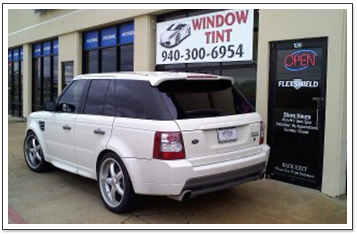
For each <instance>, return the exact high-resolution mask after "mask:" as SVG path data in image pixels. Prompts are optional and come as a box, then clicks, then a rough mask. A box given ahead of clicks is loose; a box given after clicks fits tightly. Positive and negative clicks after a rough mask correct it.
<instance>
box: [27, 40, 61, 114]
mask: <svg viewBox="0 0 357 234" xmlns="http://www.w3.org/2000/svg"><path fill="white" fill-rule="evenodd" d="M57 96H58V40H51V41H46V42H42V43H37V44H34V45H33V47H32V111H39V110H42V109H43V106H44V103H45V102H47V101H51V100H55V99H56V98H57Z"/></svg>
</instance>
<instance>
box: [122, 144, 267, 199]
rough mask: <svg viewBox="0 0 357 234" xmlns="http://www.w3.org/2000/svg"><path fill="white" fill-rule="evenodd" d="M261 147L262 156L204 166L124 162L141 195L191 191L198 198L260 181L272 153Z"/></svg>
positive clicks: (177, 193)
mask: <svg viewBox="0 0 357 234" xmlns="http://www.w3.org/2000/svg"><path fill="white" fill-rule="evenodd" d="M259 147H261V150H260V153H259V154H255V155H251V156H247V157H240V158H237V159H233V160H227V161H222V162H219V163H214V164H206V165H200V166H194V165H193V164H192V163H191V162H189V161H188V160H175V161H163V160H155V159H153V160H145V159H134V158H127V159H126V158H123V161H124V163H125V165H126V167H127V169H128V172H129V175H130V178H131V180H132V183H133V187H134V191H135V192H136V193H137V194H146V195H164V196H182V195H183V193H184V192H185V191H190V193H191V196H195V195H199V194H203V193H208V192H212V191H216V190H220V189H224V188H227V187H231V186H234V185H238V184H242V183H245V182H248V181H252V180H257V179H260V178H261V176H262V174H263V173H264V172H265V168H266V164H267V161H268V157H269V151H270V149H269V146H267V145H261V146H259ZM235 153H237V152H231V154H235ZM178 199H180V198H178Z"/></svg>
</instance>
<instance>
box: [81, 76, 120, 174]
mask: <svg viewBox="0 0 357 234" xmlns="http://www.w3.org/2000/svg"><path fill="white" fill-rule="evenodd" d="M108 78H109V77H108ZM114 115H115V108H114V80H110V79H102V78H101V79H92V80H91V82H90V84H89V89H88V93H87V95H86V99H85V103H84V107H83V113H82V114H79V115H78V117H77V118H76V124H75V142H76V157H77V163H78V174H80V175H82V176H86V177H89V178H93V179H96V161H97V157H98V155H99V154H100V152H101V151H103V150H104V149H106V146H107V144H108V141H109V139H110V136H111V133H112V126H113V122H114Z"/></svg>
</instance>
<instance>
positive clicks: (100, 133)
mask: <svg viewBox="0 0 357 234" xmlns="http://www.w3.org/2000/svg"><path fill="white" fill-rule="evenodd" d="M93 132H94V134H98V135H104V134H105V132H104V131H103V130H101V129H100V128H98V129H96V130H94V131H93Z"/></svg>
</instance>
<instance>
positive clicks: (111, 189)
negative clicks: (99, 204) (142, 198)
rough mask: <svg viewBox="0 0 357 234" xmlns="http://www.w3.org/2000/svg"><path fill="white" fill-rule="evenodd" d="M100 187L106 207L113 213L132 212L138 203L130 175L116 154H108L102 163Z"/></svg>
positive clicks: (99, 172)
mask: <svg viewBox="0 0 357 234" xmlns="http://www.w3.org/2000/svg"><path fill="white" fill-rule="evenodd" d="M98 186H99V190H100V195H101V198H102V200H103V203H104V205H105V206H106V207H107V208H108V209H109V210H110V211H112V212H115V213H123V212H128V211H130V210H132V209H133V208H134V207H135V205H136V202H137V195H136V194H135V192H134V190H133V186H132V184H131V180H130V178H129V174H128V172H127V170H126V168H125V165H124V163H123V162H122V160H121V159H120V158H119V157H118V156H117V155H116V154H114V153H107V154H106V155H105V156H104V157H103V158H102V159H101V162H100V166H99V171H98Z"/></svg>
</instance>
